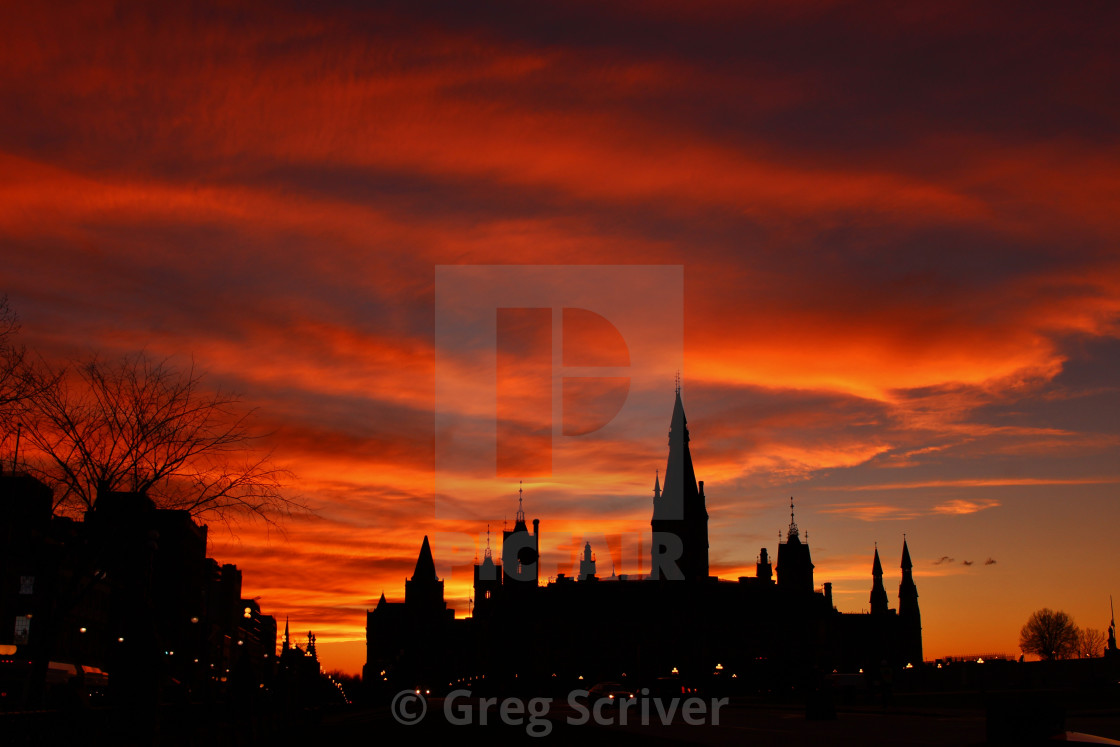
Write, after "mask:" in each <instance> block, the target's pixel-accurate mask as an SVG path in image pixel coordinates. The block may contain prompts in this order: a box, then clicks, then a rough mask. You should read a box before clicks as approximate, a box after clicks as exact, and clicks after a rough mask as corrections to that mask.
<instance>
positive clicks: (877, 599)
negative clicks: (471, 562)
mask: <svg viewBox="0 0 1120 747" xmlns="http://www.w3.org/2000/svg"><path fill="white" fill-rule="evenodd" d="M703 485H704V483H703V482H702V481H697V480H696V474H695V470H694V467H693V462H692V456H691V453H690V448H689V433H688V428H687V420H686V418H685V414H684V405H683V403H682V401H681V396H680V389H679V387H678V388H677V391H676V397H675V401H674V406H673V415H672V421H671V425H670V431H669V462H668V465H667V469H666V470H665V480H664V484H662V482H661V480H660V474H657V475H655V477H654V489H653V504H654V505H653V519H652V521H651V529H652V533H653V542H652V543H651V548H652V550H651V561H652V566H651V573H650V574H649V576H648V577H646V578H639V577H636V576H631V577H627V576H618V577H614V576H613V575H612V577H611V578H608V579H599V578H598V577H597V576H596V574H595V561H594V558H593V555H592V550H591V546H590V544H589V543H586V544H585V545H584V548H583V556H582V558H581V560H580V568H579V575H578V580H577V579H573V578H571V577H568V576H566V575H565V574H560V576H558V577H557V578H556V580H555V581H553V582H551V583H549V584H547V585H543V586H542V585H540V584H539V581H538V578H539V563H538V560H539V548H540V544H539V543H540V522H539V520H534V521H533V531H532V533H530V532H529V529H528V524H527V522H526V519H525V510H524V493H523V491H521V490H520V489H519V491H518V508H517V517H516V521H515V523H514V527H513V529H512V530H510V531H506V532H504V533H503V546H502V556H501V559H500V560H495V559H494V558H493V556H492V552H491V549H490V547H489V540H487V547H486V550H485V552H484V555H483V558H482V560H481V562H476V564H475V566H474V609H473V617H471V618H468V619H463V620H455V619H454V613H453V611H451V610H448V609H447V608H446V603H445V602H444V597H443V582H442V581H440V580H439V579H437V578H436V574H435V564H434V559H433V556H432V548H431V546H430V544H429V542H428V538H427V537H425V538H424V541H423V545H422V546H421V550H420V556H419V558H418V559H417V563H416V571H415V573H414V574H413V577H412V578H411V579H409V580H408V581H406V582H405V601H404V603H399V602H398V603H393V602H389V601H387V600H386V597H385V595H384V594H382V595H381V598H380V600H379V601H378V604H377V606H376V608H374V609H373V610H370V611H369V612H368V613H367V624H366V646H367V663H366V668H365V670H364V678H365V679H366V681H367V682H387V683H391V685H392V686H398V687H399V686H404V687H417V688H419V687H428V686H431V685H430V683H439V682H441V681H443V682H444V684H446V682H447V681H455V680H457V679H461V678H464V677H467V678H469V677H477V676H480V675H482V674H485V675H486V676H487V677H488V678H490V679H491V681H494V680H498V681H505V682H521V683H529V682H538V683H541V682H546V681H549V680H553V679H554V678H557V677H559V678H573V679H574V678H575V677H577V676H582V677H584V678H585V681H588V682H594V681H597V680H600V679H608V678H609V679H617V678H618V677H620V676H621V675H622V674H623V673H627V674H629V676H632V677H638V678H643V679H645V680H647V681H648V680H651V679H653V678H656V677H660V676H665V675H668V674H670V673H671V672H677V673H679V674H681V675H682V676H686V675H687V676H700V675H705V676H718V675H719V674H720V673H721V672H731V673H735V676H736V677H742V678H743V679H744V680H751V681H753V682H756V683H767V682H769V683H770V685H769V686H773V685H774V684H775V683H776V682H778V681H783V680H784V681H789V680H790V679H792V678H795V677H797V676H801V675H798V674H797V673H805V672H807V671H809V670H810V669H812V668H818V669H824V670H826V671H832V670H833V669H834V668H838V669H842V670H844V671H851V672H855V671H857V670H859V669H866V668H868V667H875V668H876V669H877V668H878V667H879V666H880V664H881V663H882V662H884V661H886V662H888V663H889V665H891V666H894V667H902V666H905V665H906V664H909V663H913V664H919V663H921V661H922V659H921V656H922V644H921V621H920V615H919V612H918V600H917V588H916V586H915V585H914V581H913V576H912V564H911V563H910V555H909V548H908V547H907V546H906V543H905V542H904V543H903V563H902V566H903V569H902V570H903V574H902V584H901V586H900V589H899V610H898V612H896V611H895V610H891V609H888V607H887V596H886V590H885V587H884V586H883V569H882V564H881V563H880V560H879V555H878V550H877V549H876V551H875V556H874V561H873V564H872V593H871V607H872V611H871V613H870V614H842V613H840V612H838V611H837V610H836V609H835V607H834V606H833V600H832V584H831V583H825V584H824V587H823V589H822V590H820V591H818V590H817V589H816V587H815V585H814V580H813V571H814V566H813V562H812V557H811V553H810V548H809V544H808V539H807V537H806V538H804V539H803V538H802V536H801V531H800V529H799V527H798V525H797V522H796V520H795V517H794V510H793V508H794V507H793V502H792V499H791V502H790V523H789V528H788V530H787V531H786V534H785V537H784V539H782V540H781V541H780V542H779V545H778V553H777V567H776V569H772V568H771V562H770V556H769V553H768V550H767V549H766V548H762V549H761V550H760V552H759V555H758V561H757V565H756V575H755V576H754V577H741V578H739V579H738V581H726V580H720V579H718V578H715V577H712V576H709V575H708V529H707V527H708V512H707V508H706V506H705V497H704V488H703ZM775 575H776V577H777V581H776V583H775V581H774V576H775ZM717 665H718V666H717ZM727 676H731V675H730V674H728V675H727ZM760 686H761V685H760Z"/></svg>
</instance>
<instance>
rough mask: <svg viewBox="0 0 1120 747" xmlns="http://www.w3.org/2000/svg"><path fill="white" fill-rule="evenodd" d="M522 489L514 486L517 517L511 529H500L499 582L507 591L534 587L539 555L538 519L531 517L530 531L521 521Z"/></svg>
mask: <svg viewBox="0 0 1120 747" xmlns="http://www.w3.org/2000/svg"><path fill="white" fill-rule="evenodd" d="M523 501H524V491H523V490H522V489H521V488H520V487H519V488H518V489H517V519H516V521H515V522H514V524H513V530H512V531H508V530H507V531H503V532H502V565H503V566H504V567H505V577H504V578H502V586H503V588H504V589H506V590H508V591H513V592H514V593H517V592H518V591H519V590H524V589H535V588H537V580H538V578H539V570H540V568H539V566H540V564H539V563H538V562H537V561H538V560H539V558H540V527H541V522H540V519H533V533H532V534H529V527H528V526H526V525H525V505H524V502H523Z"/></svg>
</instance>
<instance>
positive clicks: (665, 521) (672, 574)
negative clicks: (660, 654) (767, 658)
mask: <svg viewBox="0 0 1120 747" xmlns="http://www.w3.org/2000/svg"><path fill="white" fill-rule="evenodd" d="M653 496H654V500H653V519H652V520H651V521H650V525H651V528H652V530H653V541H652V543H651V545H650V547H651V558H650V560H651V565H650V575H651V577H652V578H658V579H674V580H681V579H685V580H689V581H703V580H706V579H707V578H708V510H707V508H706V506H705V497H704V483H703V482H701V483H700V484H699V486H698V485H697V482H696V471H695V469H694V468H693V466H692V453H691V450H690V448H689V435H688V420H687V418H685V415H684V404H683V403H682V402H681V388H680V382H679V380H678V382H677V387H676V399H675V401H674V403H673V417H672V421H671V423H670V426H669V461H668V464H667V465H666V467H665V484H664V488H662V486H661V485H660V483H659V482H658V480H657V478H655V480H654V492H653Z"/></svg>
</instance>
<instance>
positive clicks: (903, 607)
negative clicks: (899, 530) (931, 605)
mask: <svg viewBox="0 0 1120 747" xmlns="http://www.w3.org/2000/svg"><path fill="white" fill-rule="evenodd" d="M913 568H914V564H913V563H912V562H910V548H908V547H907V546H906V539H905V538H904V539H903V540H902V583H900V584H899V585H898V624H899V626H900V628H901V631H900V632H901V650H900V651H899V653H900V654H902V658H904V659H906V662H907V663H911V664H915V665H917V664H921V662H922V615H921V612H919V610H918V587H917V586H915V585H914V574H913V570H912V569H913Z"/></svg>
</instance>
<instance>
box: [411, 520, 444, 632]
mask: <svg viewBox="0 0 1120 747" xmlns="http://www.w3.org/2000/svg"><path fill="white" fill-rule="evenodd" d="M404 606H405V608H406V609H407V610H408V611H409V615H410V616H411V617H412V618H413V619H417V620H442V619H443V617H444V614H445V612H446V610H447V603H446V602H445V601H444V600H443V581H441V580H440V579H438V578H436V563H435V560H434V559H433V558H432V547H431V545H429V544H428V536H427V535H424V544H423V545H421V546H420V555H419V557H417V558H416V570H414V571H413V572H412V578H410V579H407V580H406V581H405V582H404Z"/></svg>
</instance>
